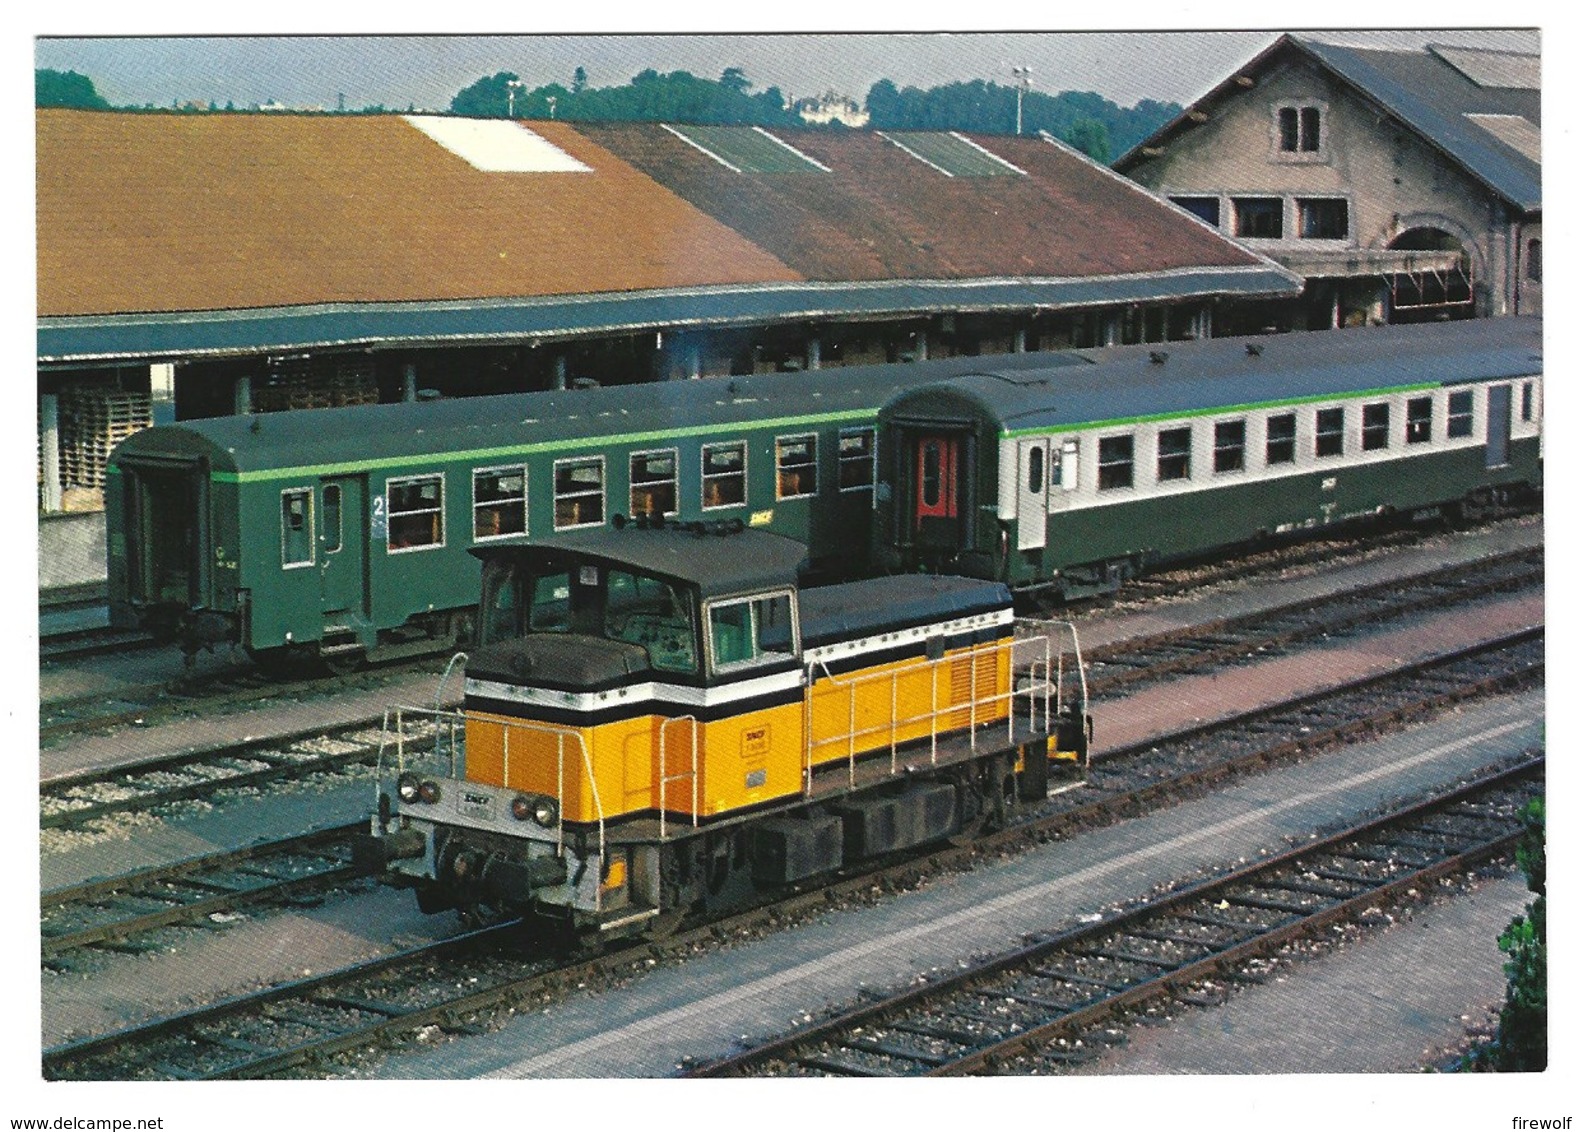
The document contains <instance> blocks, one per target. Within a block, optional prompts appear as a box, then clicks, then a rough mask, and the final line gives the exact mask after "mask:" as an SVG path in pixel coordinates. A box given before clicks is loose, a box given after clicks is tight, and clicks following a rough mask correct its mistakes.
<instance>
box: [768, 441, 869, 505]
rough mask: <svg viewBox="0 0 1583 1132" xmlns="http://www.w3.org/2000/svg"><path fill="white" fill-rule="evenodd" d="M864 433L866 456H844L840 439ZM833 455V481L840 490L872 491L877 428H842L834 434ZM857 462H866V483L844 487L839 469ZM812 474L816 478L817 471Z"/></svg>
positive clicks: (777, 478) (777, 479)
mask: <svg viewBox="0 0 1583 1132" xmlns="http://www.w3.org/2000/svg"><path fill="white" fill-rule="evenodd" d="M865 433H867V434H868V456H867V457H857V456H844V455H842V454H841V441H843V440H845V439H846V438H847V437H849V436H862V435H863V434H865ZM835 456H836V469H835V482H836V486H837V487H838V488H839V489H840V490H841V491H873V490H874V483H875V481H876V480H878V479H879V437H878V435H877V430H876V429H875V428H874V426H873V425H861V426H855V427H852V428H844V429H842V430H841V431H840V433H839V434H838V435H837V436H836V446H835ZM816 458H817V454H816ZM857 463H867V464H868V482H867V483H860V484H856V485H854V486H852V487H845V486H843V485H842V483H841V480H842V479H843V477H842V475H841V470H842V469H843V468H845V467H846V466H847V465H848V464H857ZM814 474H815V478H816V479H817V476H818V472H817V471H816V472H815V473H814ZM776 486H779V477H776Z"/></svg>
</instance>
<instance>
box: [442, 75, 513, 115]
mask: <svg viewBox="0 0 1583 1132" xmlns="http://www.w3.org/2000/svg"><path fill="white" fill-rule="evenodd" d="M519 81H520V80H519V79H518V78H517V76H516V75H514V74H512V73H511V72H510V71H501V72H500V73H499V74H496V75H487V76H485V77H484V78H481V79H479V80H478V81H477V82H475V83H474V84H473V85H472V86H469V87H465V88H464V89H462V90H460V91H457V93H456V97H454V98H452V99H451V113H452V114H463V115H466V116H468V117H470V118H504V117H505V116H506V108H507V106H508V105H509V104H510V102H511V99H510V98H509V97H508V95H509V94H510V87H509V86H508V85H507V84H508V83H514V82H519ZM521 100H522V92H521V91H518V92H517V101H518V103H519V105H518V107H517V112H518V114H521V113H522V108H521V106H520V102H521Z"/></svg>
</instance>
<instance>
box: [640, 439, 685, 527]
mask: <svg viewBox="0 0 1583 1132" xmlns="http://www.w3.org/2000/svg"><path fill="white" fill-rule="evenodd" d="M631 470H632V479H631V484H632V512H631V513H632V514H633V515H674V514H676V449H674V448H672V449H670V450H669V451H665V452H635V453H633V455H632V467H631Z"/></svg>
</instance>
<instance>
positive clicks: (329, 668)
mask: <svg viewBox="0 0 1583 1132" xmlns="http://www.w3.org/2000/svg"><path fill="white" fill-rule="evenodd" d="M319 663H320V664H321V665H323V666H324V670H325V671H326V672H328V673H329V674H330V675H331V676H350V675H352V673H354V672H357V671H358V670H360V669H361V668H362V667H363V666H364V665H366V664H367V663H368V654H367V653H365V652H364V651H363V650H362V649H356V650H354V651H351V652H337V653H320V654H319Z"/></svg>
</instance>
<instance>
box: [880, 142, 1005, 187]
mask: <svg viewBox="0 0 1583 1132" xmlns="http://www.w3.org/2000/svg"><path fill="white" fill-rule="evenodd" d="M880 136H881V137H884V138H886V139H887V140H888V141H890V143H891V144H892V145H894V146H896V147H898V148H899V149H901V150H903V151H905V152H907V153H909V154H911V155H912V156H913V157H916V158H917V159H918V160H919V161H921V162H923V163H924V164H925V165H927V166H929V167H930V168H931V169H936V170H938V171H939V172H941V173H944V174H945V175H946V176H947V177H1009V176H1025V175H1026V174H1025V173H1024V172H1023V170H1021V169H1019V168H1017V167H1016V166H1015V165H1013V164H1012V163H1011V162H1009V161H1007V160H1005V159H1004V158H1001V157H996V156H995V155H994V154H993V153H990V152H989V150H987V149H985V148H984V147H983V146H981V145H977V144H975V143H974V142H972V141H970V140H969V139H967V138H965V137H963V136H962V135H961V134H958V133H948V132H946V131H944V130H918V131H909V132H907V133H882V134H881V135H880Z"/></svg>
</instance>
